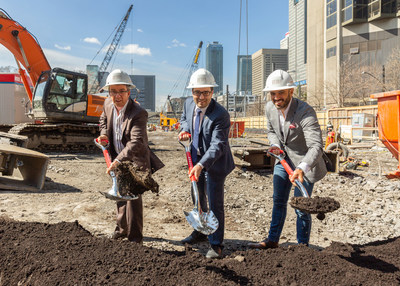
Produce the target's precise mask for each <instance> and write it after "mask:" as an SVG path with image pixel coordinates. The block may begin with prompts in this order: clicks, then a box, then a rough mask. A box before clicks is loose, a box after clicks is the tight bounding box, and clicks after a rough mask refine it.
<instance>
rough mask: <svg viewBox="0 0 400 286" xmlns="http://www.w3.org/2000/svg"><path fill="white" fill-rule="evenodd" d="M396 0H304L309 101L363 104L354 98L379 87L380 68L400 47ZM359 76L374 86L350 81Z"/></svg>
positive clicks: (382, 78)
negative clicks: (358, 85)
mask: <svg viewBox="0 0 400 286" xmlns="http://www.w3.org/2000/svg"><path fill="white" fill-rule="evenodd" d="M397 2H398V1H395V0H361V1H339V0H327V1H320V0H309V1H308V5H307V7H308V8H307V9H308V10H307V31H308V37H307V39H308V44H307V48H308V55H309V56H308V60H307V73H308V79H307V80H308V81H307V83H308V85H307V90H308V97H309V98H310V99H312V102H311V103H312V104H314V105H318V106H321V107H322V108H329V107H331V106H345V105H354V104H358V103H359V104H362V102H355V101H354V99H355V98H356V97H359V96H360V94H361V93H363V92H364V93H366V96H367V97H368V96H369V95H368V93H369V94H370V93H373V92H378V91H382V89H384V87H385V69H384V67H386V68H387V67H388V66H389V65H390V64H391V63H390V61H388V58H389V57H390V55H391V54H392V52H393V50H394V49H395V48H397V47H399V46H400V41H399V36H398V35H399V31H400V22H399V18H398V16H400V13H399V9H400V5H398V3H397ZM363 70H369V71H371V72H370V73H371V76H369V75H367V74H363V75H362V71H363ZM361 75H362V76H361ZM387 76H388V69H386V79H387ZM366 77H367V78H366ZM364 81H365V82H366V83H370V84H373V85H372V86H370V87H368V88H367V89H368V90H367V91H366V90H365V89H366V87H365V84H364V85H363V84H361V85H360V86H361V87H360V88H361V89H364V91H362V90H358V89H357V87H356V86H355V85H354V83H357V82H364ZM349 90H350V91H351V92H349ZM349 93H350V94H349ZM351 100H353V102H351Z"/></svg>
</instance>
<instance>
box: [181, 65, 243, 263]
mask: <svg viewBox="0 0 400 286" xmlns="http://www.w3.org/2000/svg"><path fill="white" fill-rule="evenodd" d="M215 86H217V85H216V84H215V80H214V77H213V75H212V74H211V73H210V72H209V71H207V70H205V69H199V70H197V71H196V72H194V73H193V75H192V76H191V78H190V83H189V86H188V88H191V89H192V95H193V97H192V98H188V99H187V100H186V101H185V105H184V110H183V114H182V117H181V128H182V131H181V132H180V133H179V140H188V139H189V136H190V135H191V137H192V139H193V141H192V142H193V143H194V141H196V142H198V144H197V145H198V146H196V143H195V144H192V146H195V147H193V148H192V152H191V153H192V159H193V164H194V167H193V169H192V170H191V172H190V173H189V178H190V177H191V176H192V175H194V176H195V178H196V180H197V185H198V189H199V202H200V206H201V208H202V210H203V211H207V197H208V201H209V205H210V209H211V211H213V212H214V214H215V216H216V218H217V219H218V222H219V227H218V229H217V230H216V231H215V232H214V233H213V234H211V235H209V236H208V241H209V243H210V246H211V248H210V249H209V251H208V252H207V255H206V257H207V258H221V257H222V249H223V245H222V243H223V240H224V227H225V226H224V220H225V213H224V183H225V178H226V176H227V175H228V174H229V173H230V172H231V171H232V170H233V169H234V167H235V165H234V162H233V157H232V153H231V150H230V147H229V142H228V135H229V128H230V117H229V113H228V112H227V110H226V109H225V108H224V107H222V106H221V105H220V104H219V103H217V102H216V101H215V100H214V99H213V98H212V95H213V87H215ZM196 119H198V121H197V122H198V126H199V133H198V138H196V137H197V135H196V134H195V128H196V126H195V125H196ZM197 140H198V141H197ZM204 240H207V237H206V236H205V235H204V234H202V233H200V232H198V231H196V230H195V231H193V232H192V234H191V235H189V236H188V237H187V238H185V239H183V240H182V243H185V244H186V243H187V244H194V243H197V242H200V241H204Z"/></svg>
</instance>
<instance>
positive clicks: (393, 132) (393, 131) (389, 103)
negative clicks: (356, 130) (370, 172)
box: [371, 90, 400, 178]
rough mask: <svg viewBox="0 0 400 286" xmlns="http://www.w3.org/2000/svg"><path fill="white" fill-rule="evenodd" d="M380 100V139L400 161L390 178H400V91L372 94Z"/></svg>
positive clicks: (378, 115)
mask: <svg viewBox="0 0 400 286" xmlns="http://www.w3.org/2000/svg"><path fill="white" fill-rule="evenodd" d="M371 98H374V99H378V114H377V121H378V130H379V139H380V140H381V141H382V143H383V144H384V145H385V146H386V148H387V149H389V151H390V152H391V153H392V154H393V156H394V157H395V158H396V159H397V161H399V165H398V166H397V170H396V171H393V172H391V173H389V174H388V175H387V177H388V178H400V160H399V159H400V156H399V154H400V149H399V146H400V90H394V91H388V92H381V93H376V94H372V95H371Z"/></svg>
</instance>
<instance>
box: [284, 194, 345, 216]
mask: <svg viewBox="0 0 400 286" xmlns="http://www.w3.org/2000/svg"><path fill="white" fill-rule="evenodd" d="M289 204H290V205H291V206H292V208H295V209H298V210H300V211H303V212H306V213H309V214H318V215H317V218H318V219H319V220H323V219H324V218H325V213H329V212H333V211H335V210H337V209H339V208H340V203H339V202H338V201H336V200H335V199H333V198H328V197H318V196H315V197H313V198H306V197H292V198H291V200H290V202H289Z"/></svg>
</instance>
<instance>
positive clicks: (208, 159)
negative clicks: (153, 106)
mask: <svg viewBox="0 0 400 286" xmlns="http://www.w3.org/2000/svg"><path fill="white" fill-rule="evenodd" d="M195 107H196V103H195V102H194V101H193V98H192V97H190V98H188V99H187V100H186V101H185V104H184V108H183V114H182V117H181V128H182V130H183V131H186V132H189V133H190V134H193V133H194V130H193V113H194V110H195ZM229 128H230V116H229V113H228V112H227V111H226V109H225V108H224V107H222V105H220V104H219V103H217V102H216V101H215V100H214V99H212V100H211V102H210V104H209V106H208V108H207V110H206V113H205V114H204V117H203V121H202V123H201V129H200V134H199V150H200V155H201V159H200V161H199V163H200V164H202V165H203V166H204V170H205V171H206V172H207V173H208V175H209V176H212V177H214V178H215V177H218V176H223V177H226V176H227V175H228V174H229V173H230V172H232V170H233V169H234V168H235V164H234V161H233V157H232V152H231V148H230V146H229V142H228V135H229Z"/></svg>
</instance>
